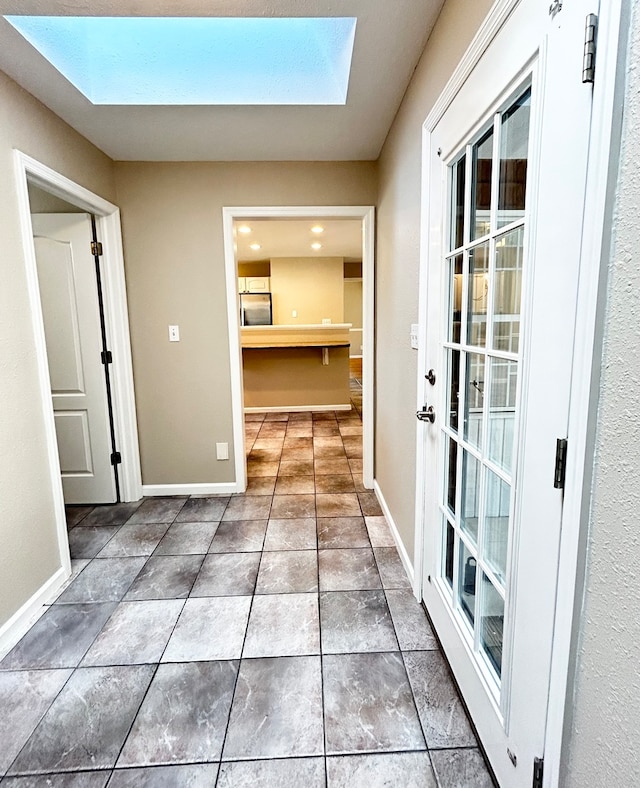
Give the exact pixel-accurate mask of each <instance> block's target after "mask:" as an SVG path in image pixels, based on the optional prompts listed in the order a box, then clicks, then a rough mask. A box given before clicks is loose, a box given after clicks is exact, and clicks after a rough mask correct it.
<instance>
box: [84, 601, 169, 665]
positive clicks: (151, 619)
mask: <svg viewBox="0 0 640 788" xmlns="http://www.w3.org/2000/svg"><path fill="white" fill-rule="evenodd" d="M183 606H184V602H183V601H182V600H181V599H162V600H153V601H146V602H121V603H120V604H119V605H118V607H117V608H116V609H115V610H114V612H113V615H112V616H111V618H110V619H109V620H108V621H107V623H106V624H105V626H104V628H103V630H102V632H100V634H99V635H98V637H97V638H96V640H95V641H94V643H93V645H92V646H91V648H90V649H89V651H88V652H87V653H86V655H85V657H84V659H83V660H82V667H88V666H98V665H141V664H144V663H146V662H159V660H160V657H161V656H162V652H163V651H164V649H165V646H166V645H167V642H168V640H169V637H170V636H171V633H172V631H173V627H174V626H175V623H176V621H177V620H178V616H179V615H180V612H181V611H182V608H183Z"/></svg>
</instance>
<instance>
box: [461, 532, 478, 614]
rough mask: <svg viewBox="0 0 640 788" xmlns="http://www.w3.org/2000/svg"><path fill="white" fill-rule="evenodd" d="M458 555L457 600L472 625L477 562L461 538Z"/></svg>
mask: <svg viewBox="0 0 640 788" xmlns="http://www.w3.org/2000/svg"><path fill="white" fill-rule="evenodd" d="M459 555H460V557H459V563H460V565H459V567H458V601H459V603H460V609H461V610H462V611H463V612H464V614H465V615H466V617H467V619H468V620H469V623H470V624H471V625H472V626H473V622H474V619H475V607H476V574H477V573H476V569H477V566H478V562H477V560H476V558H475V556H473V555H472V554H471V552H470V550H469V549H468V548H467V546H466V544H465V543H464V542H463V541H462V540H460V551H459Z"/></svg>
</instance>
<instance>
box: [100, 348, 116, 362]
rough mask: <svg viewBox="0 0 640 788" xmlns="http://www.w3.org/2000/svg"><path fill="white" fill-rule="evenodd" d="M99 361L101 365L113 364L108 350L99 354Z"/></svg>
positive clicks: (111, 355)
mask: <svg viewBox="0 0 640 788" xmlns="http://www.w3.org/2000/svg"><path fill="white" fill-rule="evenodd" d="M100 359H101V360H102V363H103V364H113V354H112V353H111V351H110V350H103V351H102V353H100Z"/></svg>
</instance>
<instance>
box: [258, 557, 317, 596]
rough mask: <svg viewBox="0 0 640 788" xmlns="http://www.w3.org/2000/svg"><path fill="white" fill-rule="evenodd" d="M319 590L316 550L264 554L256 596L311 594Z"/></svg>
mask: <svg viewBox="0 0 640 788" xmlns="http://www.w3.org/2000/svg"><path fill="white" fill-rule="evenodd" d="M317 590H318V558H317V554H316V551H315V550H283V551H281V552H270V553H263V554H262V560H261V561H260V572H259V573H258V582H257V584H256V594H290V593H301V594H302V593H310V592H313V591H317Z"/></svg>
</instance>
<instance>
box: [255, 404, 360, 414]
mask: <svg viewBox="0 0 640 788" xmlns="http://www.w3.org/2000/svg"><path fill="white" fill-rule="evenodd" d="M327 410H351V405H278V406H277V407H272V408H245V409H244V412H245V413H311V412H312V411H327Z"/></svg>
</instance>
